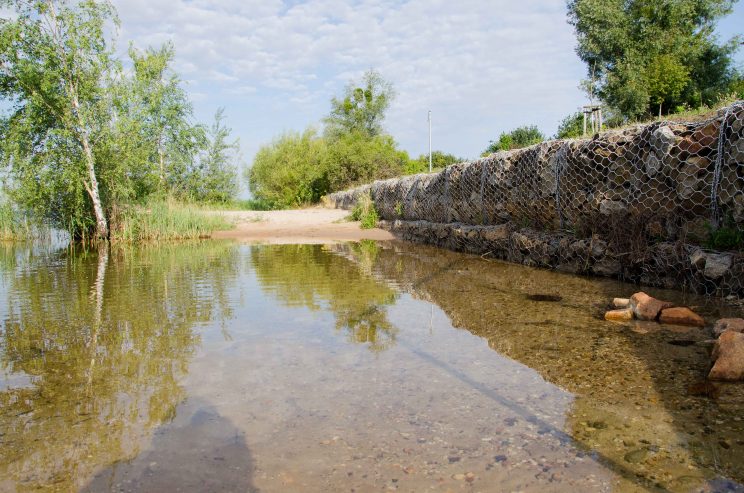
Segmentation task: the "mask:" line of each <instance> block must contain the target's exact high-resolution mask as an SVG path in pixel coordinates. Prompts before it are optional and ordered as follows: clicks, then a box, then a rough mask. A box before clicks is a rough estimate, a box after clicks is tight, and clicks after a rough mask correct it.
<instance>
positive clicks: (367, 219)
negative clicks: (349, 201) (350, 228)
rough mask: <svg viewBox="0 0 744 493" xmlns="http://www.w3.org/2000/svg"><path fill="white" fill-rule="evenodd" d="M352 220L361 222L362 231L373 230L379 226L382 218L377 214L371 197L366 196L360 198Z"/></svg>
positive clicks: (353, 211)
mask: <svg viewBox="0 0 744 493" xmlns="http://www.w3.org/2000/svg"><path fill="white" fill-rule="evenodd" d="M351 220H352V221H360V222H361V224H360V226H361V228H362V229H372V228H374V227H376V226H377V221H379V220H380V216H379V215H378V214H377V209H375V203H374V201H373V200H372V196H371V195H369V194H366V195H362V196H361V197H359V200H357V203H356V205H355V206H354V209H352V211H351Z"/></svg>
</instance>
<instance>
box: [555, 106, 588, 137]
mask: <svg viewBox="0 0 744 493" xmlns="http://www.w3.org/2000/svg"><path fill="white" fill-rule="evenodd" d="M583 135H584V114H583V113H582V112H580V111H577V112H576V113H574V114H572V115H568V116H567V117H565V118H564V119H563V120H561V123H560V125H558V131H557V132H556V134H555V138H556V139H574V138H577V137H582V136H583Z"/></svg>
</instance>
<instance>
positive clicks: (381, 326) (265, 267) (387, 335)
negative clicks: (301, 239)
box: [251, 241, 398, 352]
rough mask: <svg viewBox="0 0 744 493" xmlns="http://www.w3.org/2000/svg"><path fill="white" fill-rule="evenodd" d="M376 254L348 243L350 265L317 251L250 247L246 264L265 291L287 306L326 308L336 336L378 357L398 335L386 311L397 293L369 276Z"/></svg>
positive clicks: (370, 246) (367, 245)
mask: <svg viewBox="0 0 744 493" xmlns="http://www.w3.org/2000/svg"><path fill="white" fill-rule="evenodd" d="M378 251H379V247H378V246H377V244H376V243H375V242H372V241H363V242H361V243H350V244H348V252H349V254H350V255H353V257H354V261H351V260H350V259H348V258H344V257H343V256H341V255H337V254H334V253H332V252H331V251H330V250H329V248H328V247H327V246H321V245H281V246H276V245H272V246H254V247H253V248H252V251H251V263H252V265H253V268H254V269H255V271H256V274H257V276H258V278H259V280H260V282H261V286H262V288H263V289H264V291H266V292H267V293H269V294H270V295H272V296H275V297H276V298H277V299H279V300H281V301H282V302H283V303H285V304H286V305H287V306H304V307H307V308H309V309H311V310H320V309H323V308H327V309H328V310H329V311H330V312H332V313H333V314H334V316H335V317H336V330H338V331H343V332H345V333H346V335H347V338H348V340H349V341H351V342H354V343H359V344H366V345H367V347H368V348H369V349H370V351H375V352H378V351H384V350H385V349H388V348H390V347H392V346H393V345H394V344H395V340H396V336H397V333H398V329H397V328H396V327H395V326H394V325H393V324H391V323H390V321H389V320H388V318H387V311H386V307H387V306H389V305H392V304H394V303H395V301H396V299H397V297H398V293H397V292H396V290H395V289H393V288H392V287H390V286H389V285H388V284H386V283H385V282H383V281H382V280H381V279H379V278H376V277H374V276H373V275H372V266H373V265H374V263H375V259H376V257H377V254H378Z"/></svg>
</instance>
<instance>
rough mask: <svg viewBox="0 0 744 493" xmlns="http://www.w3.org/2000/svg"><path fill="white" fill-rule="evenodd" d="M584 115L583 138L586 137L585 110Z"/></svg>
mask: <svg viewBox="0 0 744 493" xmlns="http://www.w3.org/2000/svg"><path fill="white" fill-rule="evenodd" d="M582 113H583V114H584V135H583V136H584V137H586V109H584V110H583V111H582Z"/></svg>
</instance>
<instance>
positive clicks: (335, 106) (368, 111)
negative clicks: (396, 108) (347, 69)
mask: <svg viewBox="0 0 744 493" xmlns="http://www.w3.org/2000/svg"><path fill="white" fill-rule="evenodd" d="M394 97H395V91H394V90H393V86H392V85H391V84H390V83H389V82H387V81H386V80H385V79H383V78H382V76H381V75H380V73H379V72H377V71H375V70H371V69H370V70H368V71H367V72H365V73H364V75H363V76H362V80H361V81H359V82H358V83H357V82H352V83H350V84H349V85H348V86H346V89H345V90H344V94H343V95H342V96H341V97H336V96H334V97H333V98H332V99H331V113H330V114H329V115H328V116H327V117H326V118H325V124H326V131H327V133H329V134H330V135H332V136H334V135H335V136H337V135H339V134H346V133H352V132H359V133H361V134H363V135H365V136H367V137H374V136H376V135H380V134H381V133H382V132H383V127H382V122H383V121H384V119H385V112H386V111H387V109H388V107H389V106H390V103H391V102H392V100H393V98H394Z"/></svg>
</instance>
